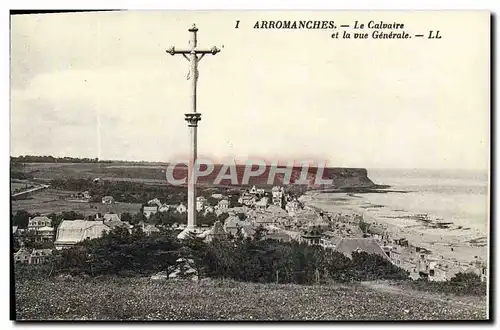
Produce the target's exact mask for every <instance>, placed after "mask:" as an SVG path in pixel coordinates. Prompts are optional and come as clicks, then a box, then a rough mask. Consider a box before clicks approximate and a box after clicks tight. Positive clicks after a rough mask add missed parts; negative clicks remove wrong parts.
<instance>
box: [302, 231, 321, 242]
mask: <svg viewBox="0 0 500 330" xmlns="http://www.w3.org/2000/svg"><path fill="white" fill-rule="evenodd" d="M301 236H302V241H304V242H306V243H307V244H309V245H320V244H321V232H320V231H317V230H308V231H306V232H304V233H303V234H302V235H301Z"/></svg>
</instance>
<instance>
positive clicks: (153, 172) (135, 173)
mask: <svg viewBox="0 0 500 330" xmlns="http://www.w3.org/2000/svg"><path fill="white" fill-rule="evenodd" d="M12 166H13V168H14V169H15V171H17V172H19V173H22V174H25V175H29V176H31V177H34V178H35V179H38V180H44V181H50V180H52V179H63V178H85V179H93V178H96V177H99V178H101V179H105V180H126V181H133V182H143V183H149V184H165V183H166V175H165V170H166V168H167V164H154V165H153V164H148V163H144V164H141V163H23V164H19V163H14V164H12ZM221 167H222V165H215V169H214V171H213V172H212V173H211V174H210V175H208V176H206V177H201V178H200V179H199V183H200V184H202V185H210V186H211V185H213V183H214V181H215V179H216V178H217V175H218V174H219V173H220V170H221ZM202 169H203V170H204V168H203V166H202ZM256 169H257V167H256V166H255V167H254V170H256ZM244 171H245V166H243V165H237V166H236V172H237V178H238V183H239V184H241V182H242V181H243V173H244ZM17 172H16V173H17ZM269 172H270V166H268V167H267V168H266V170H265V171H264V173H263V174H261V175H259V176H257V177H251V178H250V180H249V185H254V184H255V185H257V186H261V187H264V186H268V183H267V181H268V177H269ZM317 172H318V171H317V169H316V168H313V167H311V168H309V175H308V178H309V180H310V182H311V183H313V182H314V180H315V177H316V174H317ZM300 173H301V168H300V167H296V168H294V169H293V171H292V176H291V181H292V182H294V181H295V180H297V179H299V177H300ZM186 175H187V168H186V167H183V166H176V167H175V170H174V178H185V177H186ZM283 177H284V175H283V174H282V173H278V174H276V176H275V180H274V182H273V184H281V183H282V182H283ZM323 179H332V180H333V185H334V186H335V187H338V188H357V187H364V188H374V187H375V184H374V183H373V182H372V181H371V180H370V179H369V178H368V176H367V171H366V169H363V168H332V167H330V168H325V169H324V172H323ZM220 185H221V186H230V185H231V181H230V180H229V179H225V180H222V181H221V182H220ZM324 188H325V187H324Z"/></svg>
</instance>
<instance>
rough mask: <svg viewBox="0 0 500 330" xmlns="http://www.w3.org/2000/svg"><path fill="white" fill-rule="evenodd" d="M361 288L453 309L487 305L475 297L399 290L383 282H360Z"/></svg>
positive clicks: (399, 288) (485, 301) (481, 298)
mask: <svg viewBox="0 0 500 330" xmlns="http://www.w3.org/2000/svg"><path fill="white" fill-rule="evenodd" d="M361 285H362V286H363V287H367V288H370V289H373V290H377V291H379V292H385V293H389V294H393V295H403V296H406V297H413V298H422V299H426V300H431V301H436V302H442V303H448V304H450V305H453V306H455V307H459V308H460V307H468V308H478V307H481V306H484V305H485V304H487V298H486V297H475V296H452V295H446V294H444V293H430V292H425V291H417V290H413V289H408V288H405V289H403V288H401V287H398V286H395V285H391V284H390V283H388V282H385V281H373V282H362V283H361Z"/></svg>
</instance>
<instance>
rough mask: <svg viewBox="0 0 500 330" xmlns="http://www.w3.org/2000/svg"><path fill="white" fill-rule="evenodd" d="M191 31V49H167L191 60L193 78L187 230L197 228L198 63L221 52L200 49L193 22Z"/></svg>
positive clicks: (186, 118) (190, 73)
mask: <svg viewBox="0 0 500 330" xmlns="http://www.w3.org/2000/svg"><path fill="white" fill-rule="evenodd" d="M188 31H189V32H191V41H190V45H189V46H190V47H189V49H175V47H171V48H170V49H168V50H167V53H169V54H170V55H172V56H173V55H177V54H181V55H182V56H183V57H184V58H185V59H187V60H188V61H189V63H190V64H191V65H190V70H189V75H188V79H191V112H189V113H186V114H185V115H184V116H185V120H186V122H187V123H188V127H189V135H190V143H189V162H188V177H187V184H188V225H187V228H186V229H187V231H189V232H193V231H195V229H196V182H195V180H193V179H194V178H193V174H194V173H193V171H194V168H195V167H194V165H195V164H196V159H197V144H198V137H197V134H198V132H197V129H198V122H199V121H200V120H201V113H198V112H196V83H197V80H198V63H199V62H200V61H201V59H202V58H203V57H204V56H205V55H206V54H212V55H215V54H217V53H218V52H220V49H218V48H217V47H215V46H214V47H212V48H211V49H206V50H203V49H198V48H197V38H196V37H197V35H196V34H197V32H198V28H197V27H196V26H195V25H194V24H193V27H191V28H190V29H189V30H188Z"/></svg>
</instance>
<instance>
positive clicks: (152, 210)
mask: <svg viewBox="0 0 500 330" xmlns="http://www.w3.org/2000/svg"><path fill="white" fill-rule="evenodd" d="M156 212H158V206H157V205H154V206H144V208H143V209H142V214H144V216H145V217H146V219H149V218H150V217H151V215H153V214H156Z"/></svg>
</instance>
